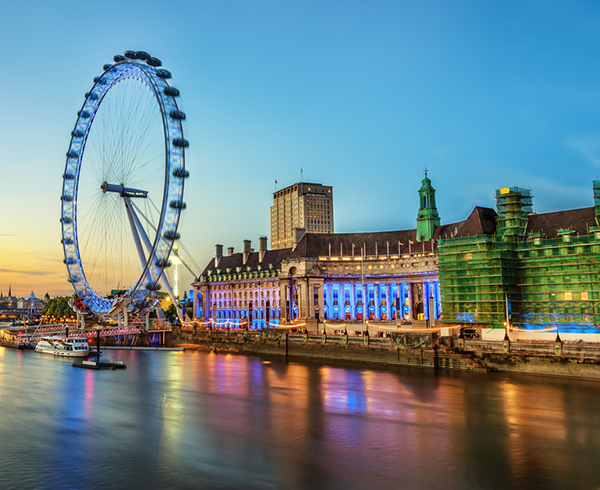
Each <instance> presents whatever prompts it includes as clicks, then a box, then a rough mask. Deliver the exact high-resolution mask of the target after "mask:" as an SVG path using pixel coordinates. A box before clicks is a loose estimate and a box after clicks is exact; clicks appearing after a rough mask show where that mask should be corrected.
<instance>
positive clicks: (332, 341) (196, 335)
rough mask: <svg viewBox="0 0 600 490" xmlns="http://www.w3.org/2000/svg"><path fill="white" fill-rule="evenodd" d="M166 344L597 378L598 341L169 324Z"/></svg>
mask: <svg viewBox="0 0 600 490" xmlns="http://www.w3.org/2000/svg"><path fill="white" fill-rule="evenodd" d="M166 345H169V346H183V347H187V348H204V349H210V350H213V351H215V352H218V351H224V350H225V351H233V352H240V353H247V354H256V355H277V356H287V357H290V358H309V359H320V360H333V361H349V362H360V363H371V364H381V365H389V366H412V367H419V368H429V369H444V370H460V371H475V372H491V371H499V372H514V373H521V374H538V375H546V376H565V377H575V378H588V379H598V380H600V345H598V344H577V343H564V342H523V341H519V342H515V341H512V342H511V341H482V340H475V339H458V338H456V337H439V335H438V334H437V333H436V332H432V333H422V332H421V333H411V332H406V333H404V332H393V333H392V334H391V335H390V336H389V337H383V338H382V337H368V336H366V337H357V336H347V335H311V334H289V333H286V332H284V331H281V330H276V329H275V330H263V331H259V332H245V331H234V330H231V331H227V330H200V329H198V330H194V329H174V330H173V331H172V332H171V333H170V334H167V338H166Z"/></svg>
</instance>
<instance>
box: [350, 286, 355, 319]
mask: <svg viewBox="0 0 600 490" xmlns="http://www.w3.org/2000/svg"><path fill="white" fill-rule="evenodd" d="M350 296H351V298H350V308H351V309H352V313H351V314H350V319H351V320H356V284H355V283H354V282H353V283H352V284H351V285H350Z"/></svg>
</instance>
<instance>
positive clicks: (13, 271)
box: [0, 268, 56, 276]
mask: <svg viewBox="0 0 600 490" xmlns="http://www.w3.org/2000/svg"><path fill="white" fill-rule="evenodd" d="M0 273H6V274H17V275H18V274H23V275H25V276H51V275H53V274H56V272H53V271H23V270H18V269H2V268H0Z"/></svg>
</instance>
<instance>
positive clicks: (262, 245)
mask: <svg viewBox="0 0 600 490" xmlns="http://www.w3.org/2000/svg"><path fill="white" fill-rule="evenodd" d="M258 243H259V245H258V261H259V262H262V261H263V259H264V258H265V255H266V253H267V237H266V236H261V237H260V238H259V239H258Z"/></svg>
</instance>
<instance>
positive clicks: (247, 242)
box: [243, 240, 252, 265]
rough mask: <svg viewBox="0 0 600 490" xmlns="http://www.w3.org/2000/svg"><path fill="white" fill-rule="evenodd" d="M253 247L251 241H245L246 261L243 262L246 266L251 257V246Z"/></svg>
mask: <svg viewBox="0 0 600 490" xmlns="http://www.w3.org/2000/svg"><path fill="white" fill-rule="evenodd" d="M251 245H252V241H251V240H244V260H243V264H244V265H246V262H248V258H249V257H250V253H251V249H250V246H251Z"/></svg>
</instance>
